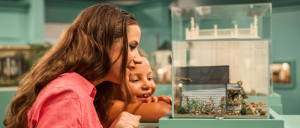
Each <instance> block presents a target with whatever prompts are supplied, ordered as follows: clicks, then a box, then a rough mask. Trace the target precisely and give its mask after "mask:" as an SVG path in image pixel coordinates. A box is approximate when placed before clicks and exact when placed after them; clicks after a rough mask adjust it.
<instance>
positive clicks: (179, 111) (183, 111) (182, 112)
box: [177, 107, 186, 114]
mask: <svg viewBox="0 0 300 128" xmlns="http://www.w3.org/2000/svg"><path fill="white" fill-rule="evenodd" d="M177 113H179V114H185V113H186V110H185V109H184V108H183V107H179V109H178V110H177Z"/></svg>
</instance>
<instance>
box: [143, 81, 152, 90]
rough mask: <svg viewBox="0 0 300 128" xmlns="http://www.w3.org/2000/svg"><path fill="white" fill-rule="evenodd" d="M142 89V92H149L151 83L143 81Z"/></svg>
mask: <svg viewBox="0 0 300 128" xmlns="http://www.w3.org/2000/svg"><path fill="white" fill-rule="evenodd" d="M142 88H143V89H144V90H149V89H150V88H151V83H150V82H149V81H145V82H144V84H143V86H142Z"/></svg>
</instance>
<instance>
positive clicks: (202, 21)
mask: <svg viewBox="0 0 300 128" xmlns="http://www.w3.org/2000/svg"><path fill="white" fill-rule="evenodd" d="M270 9H271V5H270V4H247V5H222V6H199V7H194V8H178V7H174V8H172V39H173V41H172V85H173V98H172V100H173V102H172V103H173V109H172V117H175V118H177V117H178V118H185V117H187V118H216V115H217V117H218V118H219V117H220V118H225V119H226V118H269V106H268V96H269V94H270V90H271V89H270V86H271V84H270V81H271V77H270V75H271V73H270V62H271V49H270V48H271V31H270V22H271V21H270V20H271V17H270V13H271V10H270Z"/></svg>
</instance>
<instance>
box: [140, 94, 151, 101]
mask: <svg viewBox="0 0 300 128" xmlns="http://www.w3.org/2000/svg"><path fill="white" fill-rule="evenodd" d="M137 97H138V99H140V100H141V101H142V102H148V101H150V95H149V94H143V95H139V96H137Z"/></svg>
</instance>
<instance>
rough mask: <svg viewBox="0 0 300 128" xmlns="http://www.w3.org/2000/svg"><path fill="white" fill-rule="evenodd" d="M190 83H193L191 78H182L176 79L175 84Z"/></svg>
mask: <svg viewBox="0 0 300 128" xmlns="http://www.w3.org/2000/svg"><path fill="white" fill-rule="evenodd" d="M183 80H184V81H188V82H193V80H192V79H191V78H189V77H188V78H181V77H175V84H179V83H182V81H183Z"/></svg>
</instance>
